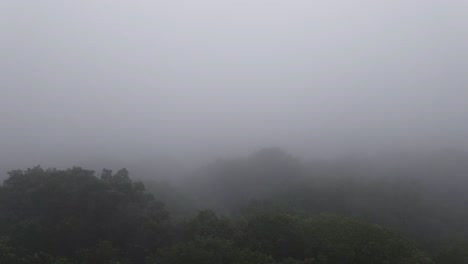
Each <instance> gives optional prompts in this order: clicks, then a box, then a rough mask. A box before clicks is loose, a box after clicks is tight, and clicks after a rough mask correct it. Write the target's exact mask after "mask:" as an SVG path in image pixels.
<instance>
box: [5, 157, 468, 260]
mask: <svg viewBox="0 0 468 264" xmlns="http://www.w3.org/2000/svg"><path fill="white" fill-rule="evenodd" d="M379 160H380V161H376V160H374V161H365V160H333V161H330V160H328V161H321V160H315V161H304V160H301V159H299V158H296V157H293V156H291V155H289V154H288V153H285V152H284V151H282V150H280V149H275V148H270V149H264V150H261V151H258V152H256V153H253V154H251V155H249V156H247V157H243V158H237V159H229V160H217V161H216V162H213V163H211V164H208V165H206V166H204V167H201V168H199V169H197V170H196V171H193V172H191V173H188V175H183V176H180V177H177V179H174V178H167V177H165V176H164V175H154V176H153V177H141V176H139V175H131V177H130V175H129V172H128V171H127V170H126V169H121V170H119V171H117V172H113V171H111V170H107V169H104V170H102V172H100V173H96V172H94V171H92V170H86V169H83V168H80V167H74V168H70V169H66V170H57V169H44V168H41V167H34V168H31V169H27V170H16V171H11V172H10V173H9V177H8V179H6V180H5V181H4V183H3V185H2V186H1V187H0V263H7V264H46V263H47V264H72V263H75V264H78V263H80V264H111V263H112V264H140V263H145V264H188V263H190V264H202V263H206V264H210V263H213V264H215V263H216V264H219V263H225V264H229V263H232V264H247V263H251V264H257V263H258V264H262V263H265V264H267V263H268V264H346V263H348V264H379V263H382V264H466V263H468V240H467V238H468V195H467V194H466V193H465V190H466V186H467V184H468V167H467V164H466V163H467V162H468V155H466V154H465V153H459V152H440V153H434V154H431V155H426V156H419V157H414V156H411V157H410V155H409V156H405V155H403V154H402V155H396V156H392V157H385V158H382V159H379ZM133 179H138V180H133Z"/></svg>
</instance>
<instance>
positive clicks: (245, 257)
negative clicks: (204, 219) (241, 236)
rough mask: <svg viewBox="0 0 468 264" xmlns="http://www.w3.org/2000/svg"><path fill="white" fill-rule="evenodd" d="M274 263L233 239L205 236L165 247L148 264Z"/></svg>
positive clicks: (269, 258)
mask: <svg viewBox="0 0 468 264" xmlns="http://www.w3.org/2000/svg"><path fill="white" fill-rule="evenodd" d="M186 263H190V264H219V263H223V264H254V263H255V264H272V263H274V261H273V259H272V258H271V257H269V256H267V255H264V254H261V253H258V252H254V251H250V250H246V249H242V248H239V247H236V246H235V244H234V243H233V242H231V241H227V240H224V239H219V238H203V239H198V240H195V241H190V242H187V243H181V244H177V245H174V246H172V247H170V248H167V249H163V250H161V251H160V252H158V254H156V255H154V256H152V257H150V258H148V260H147V264H186Z"/></svg>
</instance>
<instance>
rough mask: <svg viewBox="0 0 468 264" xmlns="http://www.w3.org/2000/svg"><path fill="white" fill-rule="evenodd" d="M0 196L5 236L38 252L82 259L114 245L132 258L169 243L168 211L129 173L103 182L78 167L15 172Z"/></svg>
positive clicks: (108, 176)
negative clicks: (140, 250) (81, 254)
mask: <svg viewBox="0 0 468 264" xmlns="http://www.w3.org/2000/svg"><path fill="white" fill-rule="evenodd" d="M0 192H1V194H0V196H1V197H2V198H3V199H2V200H1V201H0V210H1V211H0V218H1V223H2V230H3V233H4V235H7V236H9V237H10V238H11V243H12V245H17V246H21V247H23V248H25V249H26V250H29V251H32V252H40V251H43V252H48V253H51V254H54V255H63V256H75V257H76V254H77V250H79V249H81V250H82V249H93V248H94V247H95V246H96V245H98V244H99V243H100V241H110V242H111V243H112V244H113V246H114V247H116V248H117V249H118V250H119V251H121V252H124V253H126V254H127V253H129V252H131V251H135V248H143V249H155V248H156V247H158V246H160V245H162V244H163V243H165V241H166V237H165V234H164V233H165V230H166V229H167V228H166V226H167V224H166V222H167V219H168V214H167V212H166V211H165V209H164V207H163V205H162V204H161V203H158V202H156V201H154V199H153V197H152V196H151V195H150V194H148V193H146V192H145V191H144V185H143V184H142V183H138V182H132V181H131V180H130V178H129V177H128V172H127V171H126V170H120V171H118V172H117V173H116V174H115V175H112V172H111V171H109V170H104V171H103V173H102V175H101V178H98V177H96V176H95V175H94V172H93V171H89V170H83V169H81V168H76V167H75V168H72V169H68V170H43V169H42V168H40V167H35V168H33V169H29V170H27V171H13V172H11V173H10V178H9V179H7V180H6V181H5V183H4V187H3V188H2V189H1V190H0ZM102 246H103V245H100V246H98V247H100V248H102Z"/></svg>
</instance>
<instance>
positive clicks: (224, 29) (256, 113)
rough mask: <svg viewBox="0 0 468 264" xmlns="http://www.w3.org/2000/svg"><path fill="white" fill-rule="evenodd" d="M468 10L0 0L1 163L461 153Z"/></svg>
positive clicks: (366, 1) (396, 3)
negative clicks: (273, 151) (265, 152)
mask: <svg viewBox="0 0 468 264" xmlns="http://www.w3.org/2000/svg"><path fill="white" fill-rule="evenodd" d="M467 13H468V3H467V2H466V1H457V0H448V1H435V0H425V1H422V0H420V1H403V0H393V1H371V0H362V1H357V0H356V1H330V0H317V1H306V0H292V1H277V0H270V1H264V0H238V1H215V0H199V1H188V0H187V1H184V0H170V1H169V0H168V1H158V0H154V1H117V0H112V1H110V0H107V1H104V0H102V1H52V0H42V1H17V0H2V1H0V30H1V32H2V41H1V44H0V46H1V49H0V50H1V51H0V52H1V61H0V80H1V86H0V92H1V93H0V124H1V132H0V159H1V160H2V161H1V164H2V170H4V171H5V170H7V169H13V168H16V167H17V166H33V165H35V164H42V165H43V166H68V165H70V164H73V162H75V163H76V162H80V161H82V160H87V159H91V158H92V157H101V158H103V159H123V160H138V159H151V158H152V157H156V156H159V157H166V158H169V159H176V160H181V161H194V160H196V161H199V160H208V159H212V158H215V157H220V156H223V155H224V156H225V155H228V156H229V155H237V154H239V153H242V154H245V153H248V152H250V151H253V150H256V149H259V148H262V147H266V146H278V147H281V148H284V149H286V150H287V151H290V152H292V153H295V154H300V155H304V156H326V157H329V156H335V155H342V154H349V153H360V154H361V155H362V154H369V153H376V152H387V151H400V150H404V151H407V150H412V151H419V150H430V149H446V148H451V149H461V150H466V149H467V147H468V138H467V136H466V135H468V123H467V121H468V119H467V116H468V110H467V109H468V108H467V107H466V105H467V102H468V88H467V84H468V75H467V74H466V73H467V72H468V49H467V48H466V47H467V44H468V16H466V14H467Z"/></svg>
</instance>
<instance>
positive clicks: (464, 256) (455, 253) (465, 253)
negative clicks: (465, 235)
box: [435, 241, 468, 264]
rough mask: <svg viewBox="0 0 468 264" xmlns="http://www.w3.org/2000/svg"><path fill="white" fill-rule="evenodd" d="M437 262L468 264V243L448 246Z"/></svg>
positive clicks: (441, 263) (442, 251)
mask: <svg viewBox="0 0 468 264" xmlns="http://www.w3.org/2000/svg"><path fill="white" fill-rule="evenodd" d="M435 262H436V263H437V264H445V263H450V264H466V263H468V241H459V242H456V243H452V244H451V245H449V246H447V247H446V248H444V249H443V250H441V251H440V252H439V253H438V254H437V256H436V257H435Z"/></svg>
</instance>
